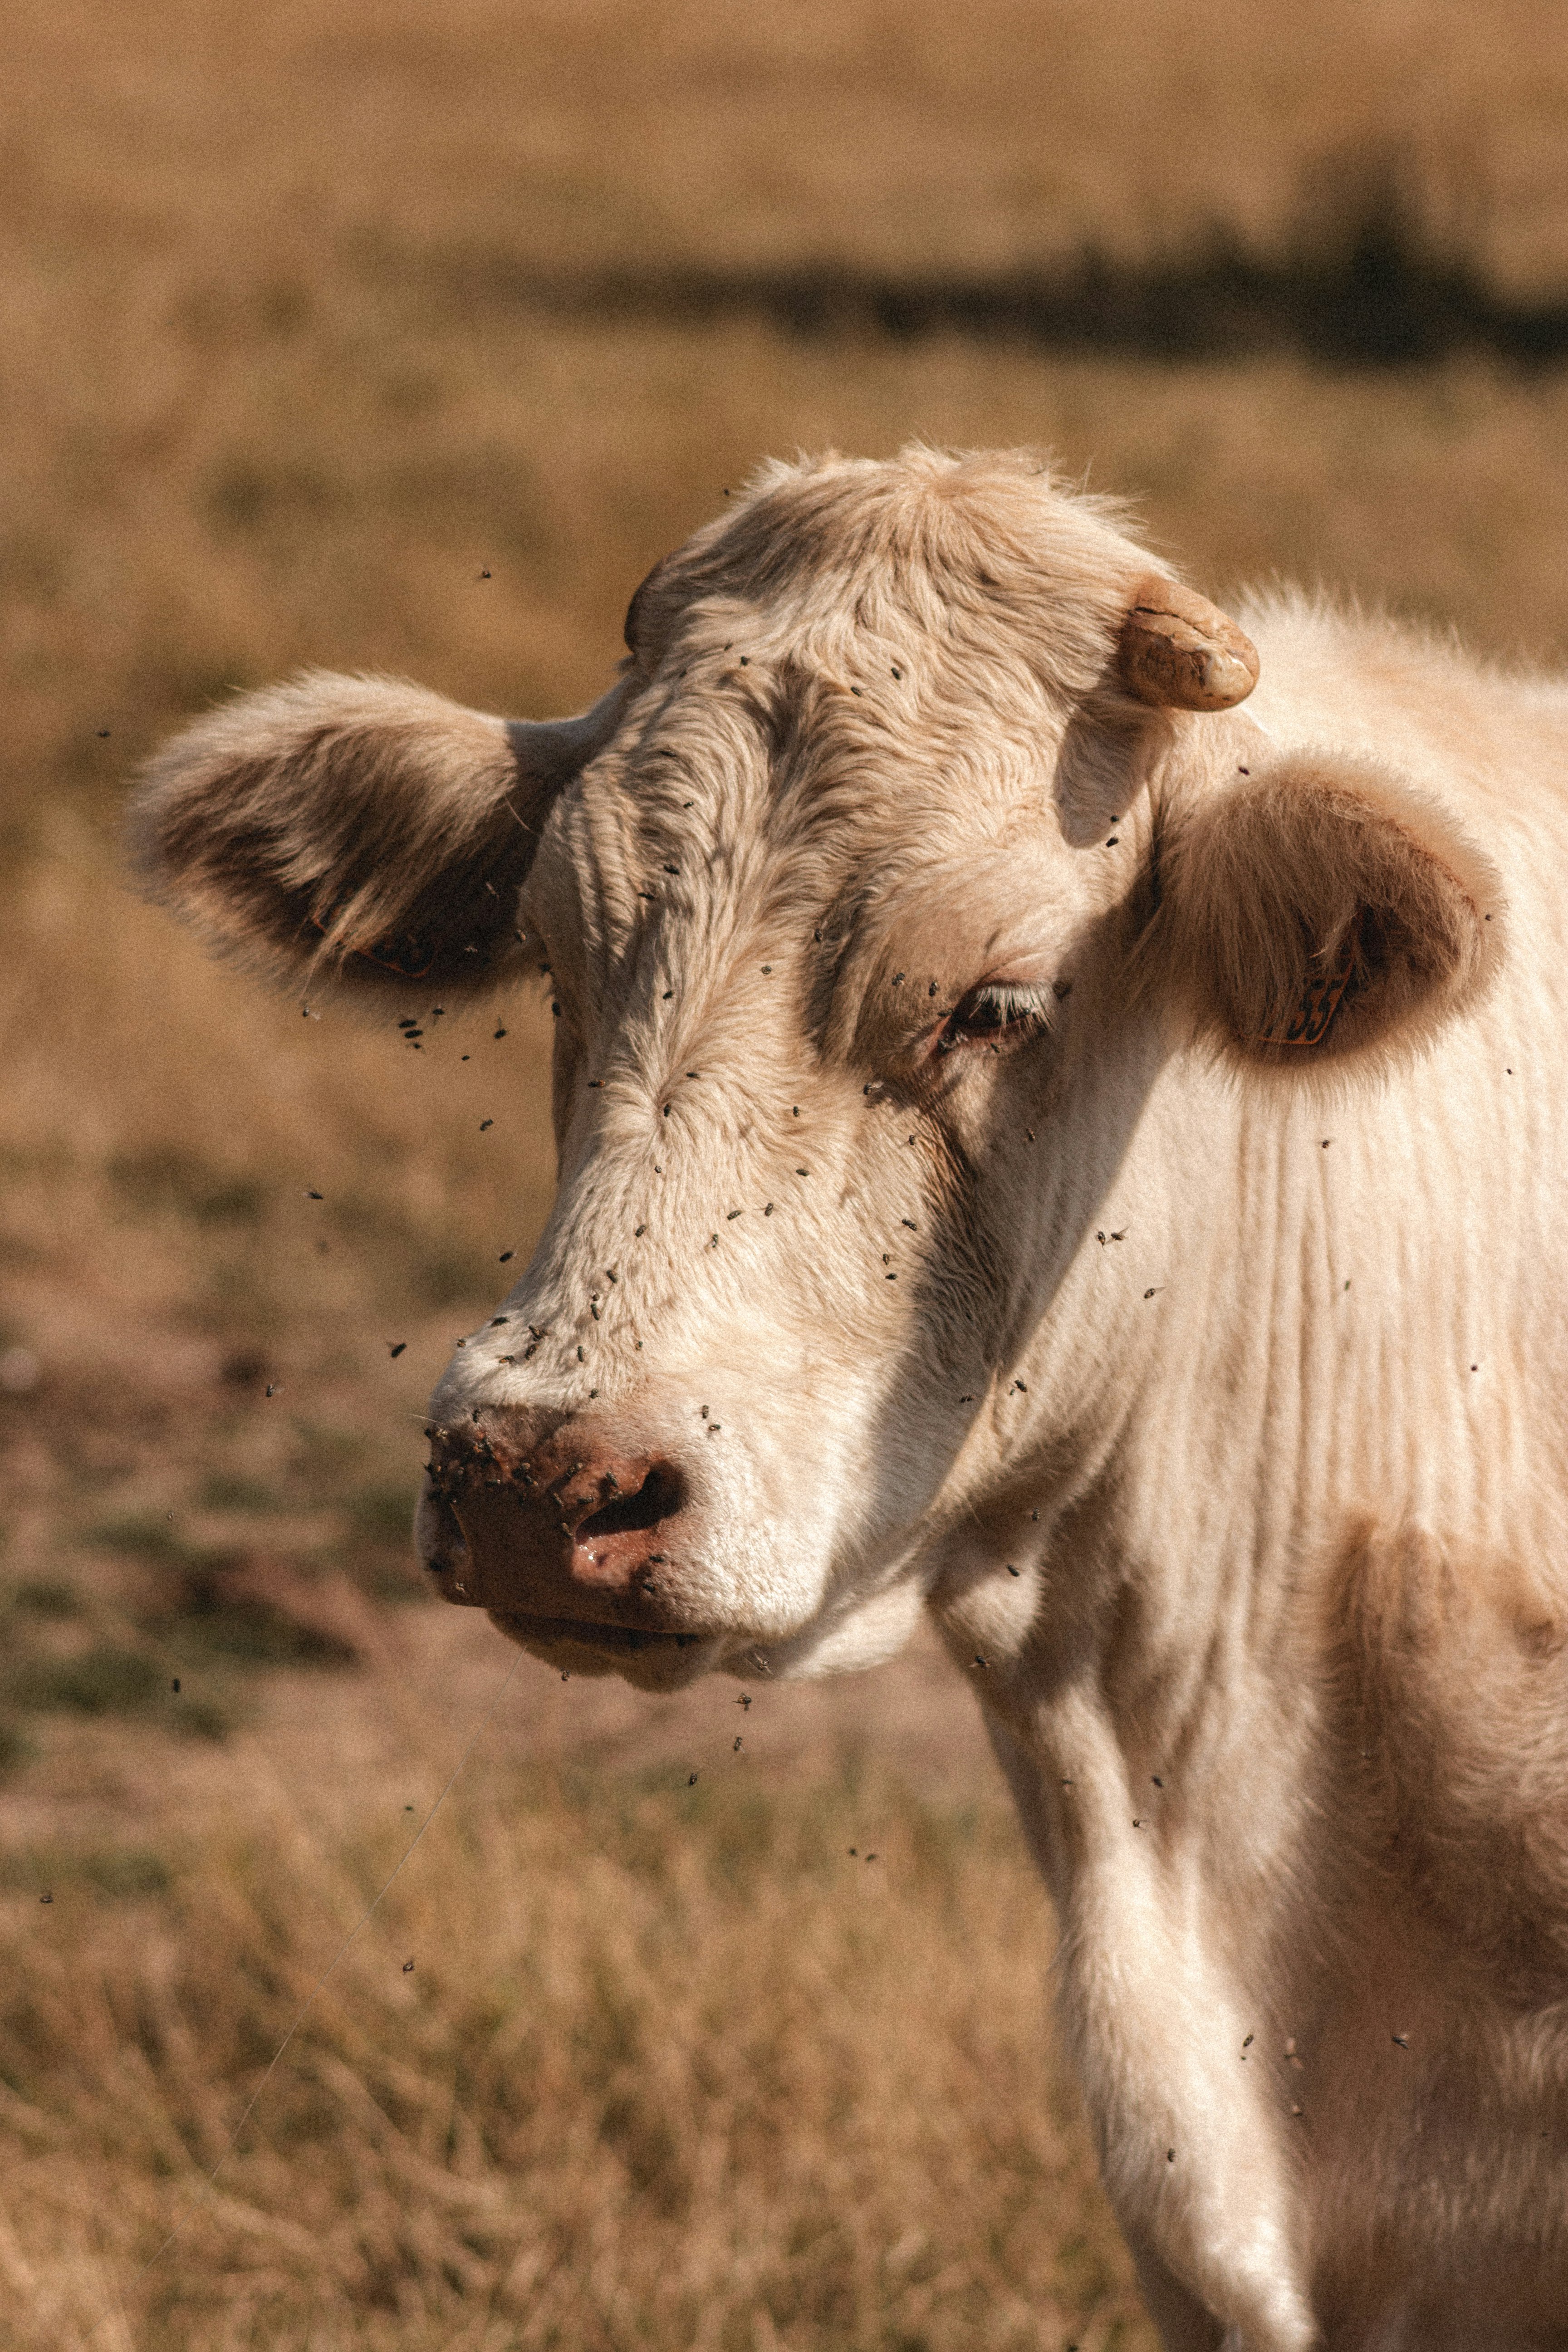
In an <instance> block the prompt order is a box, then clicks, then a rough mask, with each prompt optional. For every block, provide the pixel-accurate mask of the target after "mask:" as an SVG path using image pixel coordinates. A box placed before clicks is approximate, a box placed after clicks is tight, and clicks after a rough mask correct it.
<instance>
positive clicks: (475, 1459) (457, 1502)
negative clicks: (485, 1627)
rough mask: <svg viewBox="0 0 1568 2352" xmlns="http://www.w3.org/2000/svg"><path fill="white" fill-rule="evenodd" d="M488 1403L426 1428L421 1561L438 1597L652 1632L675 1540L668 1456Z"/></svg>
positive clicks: (663, 1620) (587, 1427)
mask: <svg viewBox="0 0 1568 2352" xmlns="http://www.w3.org/2000/svg"><path fill="white" fill-rule="evenodd" d="M544 1427H545V1425H544V1424H543V1423H542V1417H541V1416H540V1415H538V1414H536V1413H531V1412H508V1411H506V1410H505V1409H504V1408H498V1409H497V1410H495V1411H493V1412H481V1415H480V1418H479V1420H478V1421H477V1422H468V1423H459V1424H458V1426H457V1427H456V1428H453V1429H447V1430H437V1431H434V1432H433V1433H432V1435H431V1447H430V1464H429V1469H428V1474H427V1475H428V1478H429V1483H430V1502H429V1506H428V1507H427V1509H426V1515H425V1516H426V1526H427V1530H428V1533H427V1540H426V1551H427V1555H428V1564H429V1566H430V1568H431V1569H432V1570H433V1572H434V1573H435V1575H436V1576H437V1580H438V1582H439V1584H440V1589H441V1590H442V1591H443V1592H444V1593H445V1594H446V1597H447V1600H449V1601H458V1602H459V1603H463V1604H466V1605H467V1606H468V1607H469V1608H477V1609H493V1610H496V1611H499V1612H500V1613H501V1614H502V1615H503V1616H524V1617H540V1618H555V1619H563V1620H574V1621H576V1622H588V1623H595V1624H605V1625H615V1626H619V1627H622V1628H624V1629H626V1630H627V1631H633V1632H647V1633H658V1632H661V1631H664V1630H665V1629H666V1625H667V1623H668V1619H667V1615H666V1612H665V1610H664V1608H663V1607H662V1605H661V1602H660V1599H659V1591H660V1584H661V1576H660V1570H663V1569H665V1568H667V1567H668V1566H669V1564H670V1562H671V1559H672V1556H673V1555H672V1547H674V1546H675V1545H676V1544H677V1543H678V1542H679V1532H680V1528H679V1522H680V1517H681V1513H682V1512H683V1510H684V1509H685V1507H686V1505H687V1499H688V1497H687V1483H686V1480H685V1478H684V1476H683V1475H682V1474H681V1472H680V1470H679V1467H678V1466H677V1465H676V1464H675V1463H673V1462H671V1461H669V1460H668V1459H667V1458H666V1457H665V1456H663V1455H661V1454H651V1453H632V1452H628V1451H625V1450H623V1449H621V1448H618V1447H616V1444H614V1442H613V1438H612V1436H611V1433H609V1432H608V1431H607V1430H605V1429H603V1428H600V1427H597V1426H594V1425H591V1424H589V1423H586V1422H583V1421H574V1422H563V1423H559V1424H558V1425H557V1426H556V1427H554V1428H553V1429H550V1430H549V1432H548V1433H547V1434H546V1433H544Z"/></svg>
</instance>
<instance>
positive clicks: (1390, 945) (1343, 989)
mask: <svg viewBox="0 0 1568 2352" xmlns="http://www.w3.org/2000/svg"><path fill="white" fill-rule="evenodd" d="M1156 887H1157V890H1158V896H1159V906H1158V910H1157V912H1156V914H1155V916H1154V918H1153V920H1152V922H1151V924H1150V926H1149V929H1148V931H1147V933H1146V934H1145V937H1144V940H1143V942H1142V950H1141V955H1140V962H1141V966H1142V973H1141V978H1142V985H1143V986H1144V988H1145V989H1146V990H1148V991H1149V992H1151V993H1154V994H1158V995H1159V996H1161V997H1163V999H1164V1001H1165V1002H1166V1003H1173V1004H1174V1005H1175V1006H1177V1007H1179V1008H1180V1010H1181V1012H1182V1013H1183V1014H1184V1016H1185V1021H1186V1023H1187V1024H1188V1025H1189V1026H1190V1028H1191V1029H1192V1031H1193V1032H1194V1033H1195V1034H1196V1035H1197V1036H1199V1037H1200V1038H1202V1039H1204V1040H1205V1041H1206V1042H1207V1043H1208V1044H1209V1045H1212V1046H1213V1047H1215V1049H1217V1050H1218V1051H1219V1053H1220V1054H1221V1055H1223V1056H1224V1057H1225V1058H1226V1059H1228V1060H1230V1061H1232V1062H1233V1063H1235V1064H1238V1065H1240V1066H1244V1067H1246V1068H1247V1069H1249V1070H1251V1071H1253V1072H1255V1073H1257V1072H1261V1071H1264V1070H1273V1071H1275V1072H1277V1073H1278V1074H1279V1076H1281V1077H1284V1078H1288V1079H1290V1080H1293V1081H1300V1080H1302V1079H1307V1080H1310V1079H1311V1078H1312V1077H1314V1076H1317V1075H1319V1074H1321V1073H1322V1072H1324V1071H1327V1070H1330V1069H1332V1070H1335V1071H1338V1070H1340V1069H1342V1068H1343V1067H1344V1066H1347V1065H1349V1064H1351V1063H1352V1062H1359V1063H1361V1064H1362V1066H1370V1065H1371V1064H1373V1063H1374V1062H1376V1061H1377V1060H1379V1059H1381V1058H1386V1057H1387V1056H1388V1055H1391V1054H1393V1053H1394V1052H1395V1051H1398V1050H1408V1049H1409V1048H1410V1047H1412V1046H1416V1045H1420V1044H1422V1043H1424V1042H1426V1041H1427V1040H1429V1039H1430V1038H1432V1037H1433V1036H1434V1035H1435V1034H1436V1032H1437V1031H1438V1030H1439V1029H1440V1028H1441V1027H1442V1026H1443V1024H1445V1023H1446V1022H1447V1021H1449V1020H1451V1019H1452V1018H1454V1017H1455V1016H1456V1015H1457V1014H1459V1013H1463V1012H1465V1011H1466V1010H1467V1009H1468V1007H1469V1006H1470V1005H1471V1004H1473V1003H1475V1002H1476V1001H1477V1000H1478V999H1479V995H1480V993H1481V992H1482V991H1483V990H1484V989H1485V988H1486V986H1487V984H1488V982H1489V981H1490V979H1491V978H1492V976H1493V974H1494V973H1495V972H1496V971H1497V969H1498V967H1499V964H1500V961H1501V960H1502V952H1503V945H1504V941H1503V923H1504V903H1503V893H1502V883H1501V877H1500V875H1499V873H1498V870H1497V867H1496V866H1494V865H1493V863H1492V861H1491V859H1490V858H1489V856H1487V854H1486V852H1485V850H1483V849H1482V848H1481V847H1480V845H1479V844H1478V843H1477V842H1475V841H1473V840H1471V839H1470V838H1469V836H1468V835H1467V834H1466V833H1465V831H1464V830H1463V828H1462V827H1461V826H1460V825H1459V824H1458V823H1457V822H1456V820H1455V818H1454V817H1453V816H1452V814H1450V813H1449V811H1448V810H1447V808H1446V807H1445V806H1444V805H1443V803H1441V802H1439V801H1438V800H1436V799H1435V798H1434V797H1433V796H1432V795H1431V794H1430V793H1426V792H1424V791H1423V790H1422V789H1421V788H1420V787H1419V786H1418V785H1417V784H1416V783H1415V782H1412V781H1411V779H1410V778H1408V777H1406V776H1404V775H1402V774H1400V773H1399V772H1397V771H1396V770H1394V769H1393V768H1390V767H1388V766H1385V765H1384V763H1383V762H1382V761H1378V760H1373V759H1370V758H1367V757H1364V756H1363V755H1359V754H1355V753H1351V752H1345V751H1338V750H1322V751H1313V750H1300V751H1284V752H1278V753H1270V752H1269V751H1268V750H1267V749H1265V750H1264V751H1262V752H1261V753H1259V752H1258V751H1254V753H1253V755H1252V757H1251V758H1250V759H1249V761H1247V765H1246V766H1242V767H1238V768H1237V772H1236V773H1235V775H1234V776H1233V777H1232V778H1230V779H1228V780H1227V781H1226V782H1211V783H1210V784H1209V786H1208V788H1206V789H1199V790H1196V791H1194V792H1191V793H1187V794H1184V795H1183V796H1182V797H1181V798H1180V799H1179V800H1178V801H1177V802H1176V803H1175V804H1174V805H1173V807H1171V808H1170V809H1169V810H1168V811H1167V812H1166V814H1165V818H1164V820H1163V824H1162V825H1161V828H1160V832H1159V835H1158V855H1157V867H1156Z"/></svg>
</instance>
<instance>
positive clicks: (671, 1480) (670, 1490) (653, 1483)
mask: <svg viewBox="0 0 1568 2352" xmlns="http://www.w3.org/2000/svg"><path fill="white" fill-rule="evenodd" d="M685 1501H686V1481H685V1480H684V1479H683V1478H682V1476H681V1475H680V1473H679V1470H672V1469H670V1468H669V1467H668V1465H666V1464H664V1463H659V1464H658V1465H655V1467H654V1468H653V1469H651V1470H650V1471H649V1472H648V1474H647V1477H646V1478H645V1479H644V1480H643V1482H642V1485H641V1486H639V1487H638V1488H637V1492H636V1494H635V1495H615V1496H612V1497H611V1499H610V1500H609V1501H608V1502H607V1503H606V1504H605V1506H604V1507H603V1509H602V1510H597V1511H595V1513H594V1515H593V1517H592V1518H587V1519H582V1520H580V1521H579V1522H578V1526H577V1540H578V1542H579V1543H584V1542H592V1541H593V1539H594V1538H595V1537H597V1536H616V1535H622V1534H626V1533H629V1532H631V1531H632V1530H634V1529H637V1528H657V1527H658V1523H659V1521H660V1520H661V1519H672V1518H673V1517H675V1514H676V1513H677V1511H679V1509H680V1508H681V1507H682V1505H683V1504H684V1503H685Z"/></svg>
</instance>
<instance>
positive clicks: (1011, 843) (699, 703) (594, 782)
mask: <svg viewBox="0 0 1568 2352" xmlns="http://www.w3.org/2000/svg"><path fill="white" fill-rule="evenodd" d="M781 673H782V674H781ZM895 683H896V682H895ZM650 700H653V701H654V703H655V708H654V709H652V710H651V711H650V712H648V713H647V714H642V713H639V712H637V710H635V709H634V711H633V713H632V714H630V718H629V722H628V726H627V728H626V730H625V731H624V735H623V737H622V738H621V739H618V740H617V741H616V743H615V744H614V745H612V746H611V747H610V748H609V750H608V751H606V752H605V754H604V755H602V756H601V758H600V759H599V760H597V761H595V762H594V764H593V766H592V767H591V768H589V769H588V770H587V771H586V772H585V773H584V775H583V776H582V777H581V778H580V779H578V780H577V782H575V783H574V785H573V786H572V787H571V788H570V790H569V792H568V793H567V794H566V795H564V796H563V802H562V803H561V804H560V806H559V807H558V809H557V810H556V812H555V814H554V815H553V816H552V821H551V824H550V826H549V827H548V829H547V832H546V836H545V841H544V844H543V845H542V850H541V855H540V858H539V862H538V866H537V868H536V872H535V875H534V877H533V878H532V880H531V886H530V889H529V893H528V903H529V906H530V908H531V911H532V913H533V915H534V917H535V919H537V920H538V921H539V923H540V926H541V928H542V929H543V930H544V931H545V932H546V934H547V935H548V934H551V933H552V932H554V931H559V933H560V934H562V937H561V939H560V940H559V941H557V940H553V939H552V944H559V945H560V946H561V948H562V949H563V951H564V952H565V953H566V954H567V955H568V959H569V961H570V962H572V963H574V962H575V952H576V950H575V948H574V947H573V946H569V944H568V942H569V941H570V942H576V943H580V945H581V947H582V950H583V953H584V957H585V960H586V962H587V963H589V964H596V965H599V966H601V967H604V966H605V965H614V966H624V965H625V963H626V960H627V958H628V956H629V955H630V954H631V953H632V952H633V950H634V947H635V944H636V943H637V942H638V941H642V942H644V943H646V942H647V940H650V939H652V938H656V937H657V938H662V939H663V940H665V941H666V943H667V945H668V948H669V950H670V951H671V952H672V953H679V952H684V953H687V954H691V953H696V952H700V953H701V955H702V960H703V961H705V962H710V963H711V962H713V961H718V962H722V961H725V959H726V956H727V955H728V956H739V957H741V958H742V960H744V959H746V958H752V959H754V958H755V957H758V956H761V957H763V958H764V959H765V958H767V957H768V956H769V955H770V954H773V955H777V956H780V957H783V958H786V959H787V958H788V957H789V956H790V955H791V954H792V953H793V952H795V951H796V950H807V949H821V948H823V947H825V946H826V948H827V949H828V950H830V951H831V952H834V953H839V952H843V951H847V950H850V949H851V948H854V949H855V950H856V951H857V952H858V954H859V955H860V956H861V957H862V958H864V957H867V956H872V957H874V956H875V955H877V954H881V953H884V952H885V953H887V954H889V955H892V954H898V953H905V954H909V955H912V956H914V957H916V959H917V961H921V968H922V971H923V970H924V969H925V966H926V965H927V964H929V966H930V971H931V975H938V974H941V975H943V976H947V975H951V974H952V973H954V972H956V971H961V970H964V969H966V968H968V967H971V966H973V967H974V969H973V971H972V972H971V974H970V976H971V977H976V978H978V977H984V976H986V975H987V974H988V973H990V972H991V970H992V967H993V966H994V964H995V963H996V960H997V959H998V958H1000V959H1001V961H1002V962H1003V963H1005V964H1007V965H1010V966H1013V965H1017V966H1021V965H1022V964H1023V963H1025V962H1027V961H1031V960H1037V957H1038V954H1039V952H1040V949H1041V932H1042V927H1044V929H1045V931H1046V932H1047V934H1048V933H1049V932H1051V931H1053V930H1055V929H1058V928H1059V924H1060V922H1061V920H1063V919H1071V918H1072V916H1073V915H1074V914H1076V913H1077V912H1079V911H1080V910H1081V908H1083V907H1084V906H1086V905H1088V904H1089V901H1090V900H1091V899H1092V898H1093V896H1094V892H1093V887H1092V883H1091V882H1090V880H1089V877H1088V875H1087V874H1086V873H1085V872H1084V870H1083V865H1082V860H1081V858H1080V857H1079V856H1077V855H1075V853H1074V852H1073V851H1072V850H1071V849H1069V847H1068V845H1067V843H1066V842H1065V841H1064V839H1063V835H1062V830H1061V825H1060V822H1059V819H1058V812H1057V809H1056V805H1055V803H1054V800H1053V797H1052V789H1051V786H1052V771H1053V764H1054V760H1055V753H1056V749H1057V745H1058V740H1059V731H1060V730H1059V726H1058V724H1057V723H1056V722H1055V721H1054V720H1053V719H1052V716H1051V714H1050V713H1048V712H1047V711H1046V710H1044V709H1041V708H1040V706H1039V705H1038V703H1037V702H1035V703H1034V704H1033V705H1032V706H1029V707H1026V708H1023V709H1014V710H1012V711H1011V712H1008V711H1006V710H1005V709H999V708H998V707H997V701H996V700H994V701H993V703H992V705H991V707H990V708H989V709H978V710H975V711H973V712H972V713H971V715H970V717H969V719H968V721H967V723H966V724H964V725H963V726H962V727H960V726H958V725H954V727H953V728H952V730H948V731H934V730H923V729H921V728H919V727H918V726H913V727H911V726H907V725H900V724H898V723H884V722H883V721H882V720H881V719H880V718H879V714H878V712H877V710H876V708H875V704H874V702H873V699H872V697H871V695H870V694H869V693H866V694H862V695H860V696H854V695H851V694H850V693H848V692H847V690H845V689H844V688H842V687H840V686H839V685H838V684H837V681H835V680H832V679H829V680H827V681H826V682H824V681H823V680H822V679H821V678H818V677H802V676H801V675H800V674H799V672H798V667H797V666H796V665H795V663H794V662H793V660H792V661H790V662H787V663H784V664H781V665H779V666H777V667H774V666H773V665H770V664H769V663H767V661H766V660H765V659H763V658H759V659H758V660H757V661H755V662H751V663H748V665H747V667H746V670H745V671H744V672H743V673H738V672H737V666H735V665H734V663H733V660H732V656H731V668H730V670H729V671H727V672H724V673H722V674H721V676H720V677H718V678H717V679H716V680H715V679H702V678H698V679H696V680H693V679H692V677H691V676H690V673H689V674H688V677H687V678H686V679H684V680H680V681H679V692H678V693H665V694H662V695H661V694H660V693H659V691H658V689H657V688H656V689H654V690H653V692H652V694H651V695H650ZM846 706H847V707H846ZM862 706H870V707H869V708H863V707H862ZM639 718H641V719H643V723H642V724H641V725H639V724H638V719H639ZM678 941H679V943H680V944H679V947H678V946H677V942H678ZM815 960H816V961H818V962H820V961H822V958H821V956H817V957H816V959H815ZM1013 976H1014V977H1022V976H1024V975H1023V972H1022V971H1021V970H1019V971H1014V973H1013Z"/></svg>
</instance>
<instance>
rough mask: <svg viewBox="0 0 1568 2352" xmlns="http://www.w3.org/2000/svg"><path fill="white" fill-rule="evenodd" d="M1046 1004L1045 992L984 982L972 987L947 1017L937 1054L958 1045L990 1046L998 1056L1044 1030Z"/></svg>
mask: <svg viewBox="0 0 1568 2352" xmlns="http://www.w3.org/2000/svg"><path fill="white" fill-rule="evenodd" d="M1049 1003H1050V992H1049V991H1048V990H1045V989H1037V988H1017V987H1014V986H1012V985H1010V984H1009V983H1008V982H1006V981H999V980H998V981H988V982H986V983H985V985H984V987H983V988H972V989H971V990H970V992H969V994H968V995H967V996H966V997H965V998H964V999H963V1003H961V1004H959V1005H957V1006H956V1007H955V1008H954V1010H953V1011H952V1013H950V1014H949V1016H948V1019H947V1023H946V1025H945V1026H944V1028H943V1030H942V1034H941V1036H940V1037H939V1039H938V1040H937V1052H938V1053H939V1054H951V1053H953V1052H955V1051H956V1050H957V1049H958V1048H959V1047H960V1046H971V1047H975V1046H978V1047H981V1048H984V1047H985V1046H992V1047H994V1049H995V1050H996V1051H997V1052H998V1053H1001V1052H1004V1051H1005V1049H1006V1048H1007V1047H1008V1046H1011V1045H1022V1044H1023V1043H1024V1041H1025V1039H1026V1038H1028V1037H1032V1036H1034V1035H1035V1034H1036V1033H1037V1031H1038V1030H1040V1029H1043V1028H1044V1027H1045V1025H1046V1018H1047V1005H1048V1004H1049Z"/></svg>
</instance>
